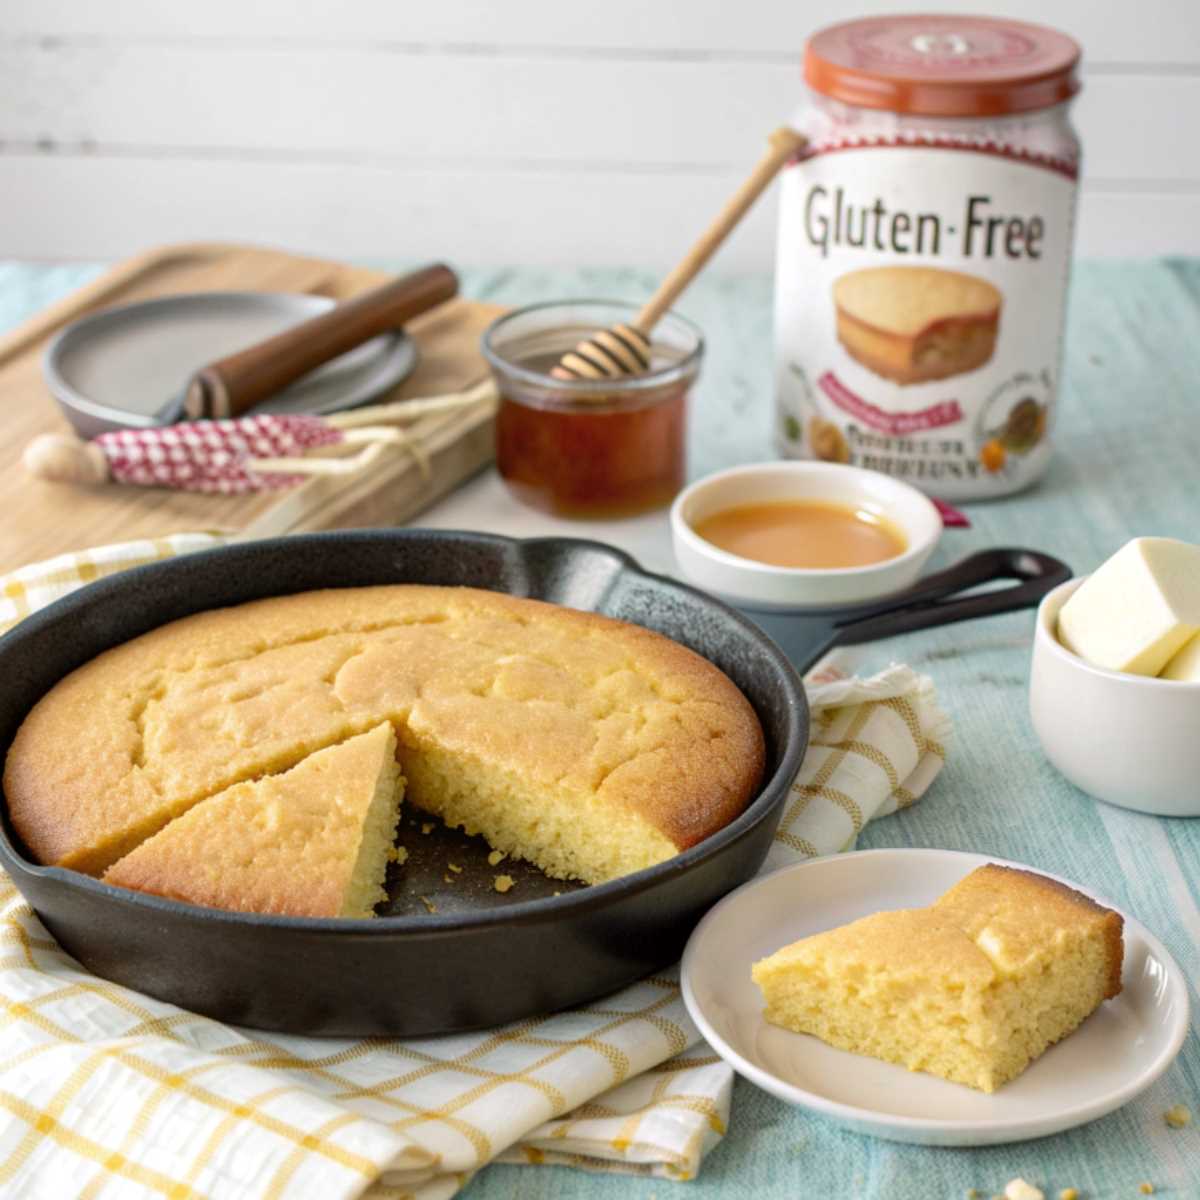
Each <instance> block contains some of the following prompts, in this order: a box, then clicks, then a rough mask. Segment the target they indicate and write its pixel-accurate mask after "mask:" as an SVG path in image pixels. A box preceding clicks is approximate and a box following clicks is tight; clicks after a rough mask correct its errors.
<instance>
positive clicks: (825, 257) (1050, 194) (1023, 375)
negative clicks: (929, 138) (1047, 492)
mask: <svg viewBox="0 0 1200 1200" xmlns="http://www.w3.org/2000/svg"><path fill="white" fill-rule="evenodd" d="M780 205H781V208H780V223H779V249H778V259H777V270H776V303H775V321H776V326H775V345H776V363H777V379H776V389H777V399H778V429H777V438H778V443H779V447H780V449H781V451H782V452H783V453H784V454H785V455H787V456H789V457H794V458H800V457H810V458H822V459H828V460H830V461H834V462H848V463H854V464H855V465H857V466H862V467H868V468H872V469H875V470H879V471H884V472H886V473H887V474H890V475H895V476H898V477H900V478H903V479H905V480H907V481H908V482H910V483H912V484H914V485H916V486H917V487H920V488H922V489H924V490H926V491H929V492H932V493H934V494H936V495H939V496H944V497H945V498H947V499H951V500H954V499H971V498H975V497H984V496H989V495H994V496H998V495H1003V494H1004V493H1006V492H1011V491H1015V490H1017V489H1018V488H1020V487H1022V486H1024V485H1025V484H1026V483H1028V482H1029V481H1030V480H1032V479H1033V478H1035V477H1036V476H1037V475H1038V474H1039V473H1040V470H1041V468H1042V467H1043V466H1044V465H1045V462H1046V459H1047V458H1048V456H1049V452H1050V449H1049V443H1048V434H1049V430H1050V426H1051V419H1052V415H1053V408H1054V398H1055V393H1056V391H1057V386H1058V375H1059V370H1060V366H1061V360H1062V322H1063V302H1064V298H1065V291H1066V284H1067V270H1068V264H1069V261H1070V250H1071V240H1072V224H1073V219H1074V207H1075V177H1074V170H1073V166H1072V164H1069V163H1060V162H1051V161H1050V160H1046V161H1044V162H1035V161H1033V160H1031V159H1029V158H1028V157H1022V156H1020V155H1018V154H1017V153H1016V152H1012V153H1009V152H1006V151H1004V150H1001V149H1000V148H998V147H994V146H982V145H980V146H972V147H970V148H967V147H965V146H962V145H946V146H943V147H940V148H939V147H934V146H930V145H928V144H925V145H921V146H919V147H918V146H913V145H909V144H900V145H886V146H883V145H873V146H865V147H864V146H854V147H850V148H836V149H829V150H823V151H821V152H818V153H816V154H814V155H813V156H812V157H809V158H807V159H805V160H804V161H803V162H801V163H800V164H798V165H796V166H792V167H789V168H788V169H787V170H786V171H785V172H784V178H783V186H782V193H781V197H780Z"/></svg>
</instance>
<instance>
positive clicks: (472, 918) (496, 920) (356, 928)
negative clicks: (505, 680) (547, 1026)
mask: <svg viewBox="0 0 1200 1200" xmlns="http://www.w3.org/2000/svg"><path fill="white" fill-rule="evenodd" d="M410 539H411V540H417V539H419V540H421V541H426V542H427V541H429V540H430V539H433V540H437V541H447V542H453V541H462V540H463V539H469V540H470V541H472V542H474V543H476V544H479V543H491V544H493V545H495V546H497V547H514V546H520V547H532V546H535V545H539V544H543V545H546V544H548V545H554V546H562V547H564V548H566V547H575V548H578V549H590V550H593V551H599V552H602V553H604V554H606V555H608V556H609V557H611V558H613V559H614V560H615V561H616V562H617V563H618V564H619V565H620V566H621V567H622V568H623V569H624V570H626V571H628V572H629V573H631V574H633V575H636V576H640V577H642V578H646V579H649V580H651V581H654V582H655V583H659V584H665V585H667V586H668V587H670V588H675V589H678V590H679V591H680V592H683V593H686V594H689V595H692V596H695V597H698V598H699V599H701V600H702V601H703V602H704V603H706V604H711V605H714V606H715V607H717V608H718V609H721V610H724V614H725V615H726V616H727V617H730V618H733V619H734V620H735V621H736V623H738V624H740V625H742V626H744V627H745V628H746V629H747V631H748V632H750V633H751V634H752V636H753V637H754V638H755V639H756V640H758V641H760V642H761V643H762V650H763V652H764V653H767V654H769V655H770V656H772V657H773V658H774V660H775V665H776V666H777V667H778V668H779V669H780V670H781V671H782V672H783V673H784V674H785V675H790V676H791V677H792V680H793V682H794V683H795V688H796V694H797V695H799V696H800V697H801V699H802V703H803V697H804V687H803V684H802V683H801V681H800V678H799V676H798V675H797V674H796V671H795V668H794V667H793V666H792V664H791V662H790V661H789V660H788V659H787V657H786V656H785V655H784V653H783V651H782V650H780V649H779V648H778V646H776V645H775V643H774V642H772V641H771V640H770V639H769V638H768V637H767V636H766V635H765V634H764V633H763V632H762V631H761V630H760V629H759V628H758V626H756V625H755V624H754V623H753V622H752V621H750V620H749V619H748V618H746V617H744V616H742V614H741V613H739V612H737V611H736V610H735V609H731V608H729V606H728V605H725V604H723V603H722V602H721V601H719V600H716V599H714V598H713V597H712V596H709V595H708V594H707V593H705V592H702V591H700V590H699V589H698V588H694V587H691V586H690V585H688V584H685V583H681V582H679V581H678V580H675V579H673V578H671V577H670V576H666V575H660V574H656V573H654V572H652V571H646V570H644V569H643V568H642V567H641V566H640V565H639V564H638V563H637V561H636V560H635V559H634V558H633V557H632V556H630V555H629V554H627V553H625V552H624V551H623V550H619V549H617V548H616V547H615V546H610V545H608V544H606V543H604V542H598V541H595V540H593V539H588V538H564V537H545V538H526V539H518V538H510V537H504V536H502V535H499V534H486V533H476V532H473V531H469V530H427V529H394V530H393V529H386V530H379V529H375V530H350V531H342V530H335V531H331V532H327V533H312V534H300V535H292V536H291V537H281V538H270V539H263V540H261V541H254V542H243V543H233V544H230V545H226V546H218V547H214V548H213V549H210V550H200V551H195V552H193V553H191V554H187V555H180V556H178V557H176V558H171V559H166V560H163V561H161V562H155V563H148V564H146V565H144V566H140V567H135V568H131V569H130V570H128V571H121V572H119V573H118V574H115V575H110V576H107V577H105V578H103V579H98V580H96V581H95V582H93V583H90V584H88V585H86V586H85V587H83V588H80V589H79V590H78V591H76V592H73V593H71V594H70V595H68V596H64V597H63V598H62V599H60V600H56V601H54V602H53V603H52V604H49V605H47V606H46V607H45V608H43V609H40V610H38V611H37V612H36V613H33V614H32V615H30V616H28V617H26V618H25V619H24V620H23V621H22V622H21V623H20V625H19V626H17V627H16V628H15V629H14V630H11V631H10V632H9V633H8V634H5V635H3V636H2V637H0V650H2V648H3V644H4V642H5V641H7V640H8V638H9V637H11V636H13V634H14V633H15V632H17V631H18V630H20V631H22V632H23V633H24V634H30V633H33V634H36V632H37V630H38V628H39V627H40V626H42V625H44V624H48V623H51V622H54V621H57V620H59V619H60V618H61V617H62V616H63V615H64V614H69V613H71V612H73V611H75V610H76V609H81V608H84V607H88V606H90V605H92V604H94V603H102V602H103V601H104V599H105V598H106V596H107V595H109V594H110V593H111V594H116V595H120V593H121V592H123V591H124V590H125V589H126V588H127V587H128V582H129V580H130V577H131V576H133V575H135V574H136V575H137V576H138V577H141V578H144V577H146V576H148V575H150V574H153V573H160V574H169V573H170V572H172V571H173V570H177V569H179V564H181V563H187V564H190V565H191V566H193V567H194V566H196V565H197V564H198V563H203V562H206V561H209V562H211V561H217V560H221V559H230V558H236V557H237V555H238V553H239V552H243V553H246V554H248V555H254V554H258V553H261V552H263V551H267V552H269V551H271V550H272V549H278V548H281V547H284V546H287V547H289V548H295V549H297V550H298V549H299V548H300V546H301V544H303V545H304V546H319V545H320V544H321V543H322V542H329V543H339V544H344V543H345V542H347V541H348V540H358V541H362V542H364V543H367V542H381V541H382V542H390V543H393V544H397V545H403V543H404V542H405V541H406V540H410ZM381 582H387V581H386V580H381ZM332 586H336V585H332ZM351 586H357V585H351ZM451 586H453V585H451ZM276 594H280V595H286V594H288V593H276ZM505 594H508V595H513V594H515V593H512V592H507V593H505ZM197 611H203V610H197ZM151 628H153V626H151ZM784 699H786V698H784ZM788 707H789V711H788V713H787V730H788V736H787V739H786V741H785V742H784V743H783V744H781V745H779V746H778V747H777V752H778V754H777V757H778V765H777V766H776V768H775V771H774V772H773V773H772V774H771V776H770V777H769V778H767V779H764V780H763V781H762V782H761V784H760V785H759V788H758V791H757V793H756V794H755V796H754V799H753V800H751V801H750V803H749V804H748V805H747V807H746V809H745V810H744V811H743V812H742V813H741V814H740V815H739V816H737V817H736V818H735V819H734V820H733V821H731V822H730V823H729V824H728V825H726V826H725V827H724V828H722V829H719V830H718V831H717V832H716V833H714V834H712V835H711V836H710V837H707V838H705V839H704V840H703V841H702V842H699V843H698V844H697V845H695V846H692V847H690V848H688V849H687V850H684V851H681V852H680V853H679V854H677V855H675V856H674V857H672V858H669V859H667V860H666V861H665V862H662V863H658V864H656V865H655V866H652V867H647V868H645V869H643V870H641V871H636V872H634V873H633V874H630V875H623V876H620V877H619V878H617V879H613V880H609V881H608V882H607V883H599V884H592V885H590V886H588V887H586V888H583V889H580V890H578V891H575V892H570V893H568V894H565V895H563V896H554V897H543V898H541V899H537V900H524V901H518V902H516V903H513V904H511V905H505V906H504V907H502V908H497V909H490V910H484V909H480V910H478V911H473V912H467V913H461V914H444V915H439V914H429V915H427V916H416V917H412V916H401V917H388V916H380V917H368V918H346V917H288V916H277V915H273V914H265V913H241V912H231V911H228V910H225V909H217V908H206V907H204V906H201V905H193V904H187V903H185V902H183V901H178V900H170V899H167V898H165V897H161V896H153V895H149V894H147V893H143V892H135V891H131V890H128V889H125V888H119V887H115V886H114V885H112V884H106V883H103V882H101V881H100V880H99V879H96V878H94V877H93V876H90V875H84V874H82V873H81V872H77V871H72V870H69V869H67V868H64V867H55V866H44V865H41V864H38V863H34V862H31V861H30V860H29V859H27V858H26V857H25V856H24V855H23V854H21V853H20V852H18V850H17V849H16V846H15V845H14V843H13V840H12V839H11V838H10V836H9V816H8V810H7V805H5V807H4V810H3V813H2V814H0V816H2V819H0V865H2V866H4V867H5V868H6V869H7V870H9V871H10V873H11V872H14V871H15V872H16V873H17V874H25V875H32V876H37V877H41V878H46V879H51V880H55V881H58V882H60V883H62V884H63V885H64V886H67V887H70V888H74V889H78V890H81V891H84V892H94V893H97V894H99V895H102V896H104V897H105V898H106V899H107V900H116V901H119V902H121V903H124V904H128V905H129V906H131V907H134V908H145V909H148V910H150V911H152V912H164V913H170V914H172V915H173V916H182V917H191V918H194V919H201V920H205V921H208V922H218V923H224V924H229V925H232V926H236V927H253V928H264V927H265V928H277V929H298V930H299V929H306V930H311V931H326V932H330V933H337V932H341V933H353V934H368V935H369V934H372V933H379V934H383V933H387V934H393V935H394V934H397V933H403V934H405V935H406V936H407V935H411V936H412V937H414V938H419V937H421V936H422V935H423V934H428V935H435V934H445V933H451V932H454V931H455V930H470V929H477V928H479V927H481V926H488V925H510V924H514V923H523V922H525V921H526V920H528V921H538V920H542V919H544V918H545V915H546V914H547V912H550V911H558V912H564V913H577V912H581V911H586V910H587V909H588V908H591V907H593V906H602V905H603V904H604V903H605V902H606V901H607V900H608V899H610V898H611V897H613V896H617V895H636V894H637V893H638V892H640V891H643V890H645V889H647V888H650V887H653V886H654V885H655V884H657V883H658V882H660V881H661V880H663V879H664V878H666V877H668V876H670V875H672V874H675V873H678V872H682V871H685V870H687V869H688V868H690V867H692V866H693V865H695V864H697V863H699V862H701V861H703V860H705V859H707V858H709V857H711V856H713V855H715V854H716V853H718V852H719V851H720V850H721V849H722V848H723V847H724V846H725V845H727V844H728V843H730V842H732V841H734V840H736V839H737V838H739V837H741V836H742V835H743V834H745V833H746V832H748V831H749V830H750V829H753V828H754V827H755V826H756V825H758V824H759V823H760V822H762V821H764V820H767V819H769V818H770V817H771V816H772V814H773V813H774V812H775V810H776V808H777V806H778V804H779V802H780V799H781V797H780V796H779V795H777V794H776V793H777V792H778V791H779V789H780V785H781V781H782V782H784V784H785V786H784V791H785V793H786V787H787V786H790V783H791V781H792V779H794V777H795V775H796V773H797V771H798V770H799V767H800V763H801V761H802V759H803V754H804V751H805V749H806V744H807V737H806V736H805V731H806V719H805V718H806V716H807V709H806V707H805V708H804V709H803V715H802V710H801V709H800V708H799V707H797V706H796V705H795V704H789V706H788ZM7 749H8V747H7V746H4V747H0V750H2V751H4V752H7Z"/></svg>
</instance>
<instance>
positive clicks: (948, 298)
mask: <svg viewBox="0 0 1200 1200" xmlns="http://www.w3.org/2000/svg"><path fill="white" fill-rule="evenodd" d="M1001 299H1002V297H1001V294H1000V292H999V291H998V290H997V289H996V288H995V287H993V286H992V285H991V284H990V283H989V282H988V281H987V280H986V279H980V278H979V277H978V276H976V275H967V274H965V273H964V272H962V271H945V270H942V269H941V268H940V267H867V268H865V269H864V270H860V271H851V272H849V273H848V274H846V275H842V276H840V277H839V278H838V279H837V281H836V282H835V283H834V285H833V300H834V305H835V307H836V309H837V336H838V341H840V342H841V343H842V345H843V346H844V347H845V348H846V350H847V352H848V353H849V354H850V356H851V358H854V359H857V360H858V361H859V362H860V363H862V365H863V366H865V367H867V368H868V369H870V370H871V371H873V372H874V373H875V374H876V375H881V376H882V377H883V378H884V379H890V380H892V381H893V382H895V383H900V384H908V383H925V382H928V381H930V380H935V379H946V378H949V377H950V376H951V375H961V374H962V373H963V372H965V371H973V370H975V369H976V368H977V367H981V366H983V364H984V363H985V362H987V361H988V359H990V358H991V357H992V354H993V352H994V351H995V349H996V336H997V333H998V331H999V328H1000V305H1001Z"/></svg>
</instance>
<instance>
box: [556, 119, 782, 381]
mask: <svg viewBox="0 0 1200 1200" xmlns="http://www.w3.org/2000/svg"><path fill="white" fill-rule="evenodd" d="M768 141H769V142H770V145H769V147H768V149H767V152H766V154H764V155H763V156H762V158H761V159H759V161H758V164H757V165H756V166H755V168H754V170H753V171H751V172H750V174H749V176H748V177H747V178H746V180H745V181H744V182H743V183H742V185H741V187H739V188H738V190H737V191H736V192H734V194H733V195H732V196H730V198H729V200H728V201H727V202H726V204H725V207H724V208H723V209H721V211H720V212H719V213H718V214H717V216H716V219H715V220H714V221H713V222H712V224H711V225H709V227H708V228H707V229H706V230H705V231H704V232H703V233H702V234H701V235H700V238H699V240H698V241H697V242H696V244H695V245H694V246H693V247H692V248H691V249H690V250H689V251H688V252H687V254H686V255H685V256H684V258H683V260H682V261H681V262H680V263H679V264H678V265H677V266H676V267H675V269H674V270H673V271H672V272H671V273H670V274H669V275H668V276H667V277H666V279H664V280H663V281H662V283H661V284H659V287H658V291H656V292H655V293H654V295H653V296H651V297H650V299H649V300H648V301H647V302H646V303H645V304H644V305H643V306H642V308H641V311H640V312H639V313H638V315H637V316H636V317H635V318H634V319H633V323H632V324H631V325H627V324H624V323H622V324H619V325H613V326H612V327H611V328H609V329H602V330H600V332H599V333H595V334H593V335H592V336H591V337H588V338H584V340H583V341H581V342H580V343H579V344H578V345H577V346H576V347H575V348H574V349H573V350H570V351H568V352H567V353H566V354H564V355H563V357H562V358H561V359H560V360H559V362H558V363H557V364H556V365H555V366H554V367H553V368H552V369H551V371H550V374H551V375H553V376H554V377H555V378H556V379H619V378H621V377H622V376H624V375H640V374H641V373H642V372H643V371H648V370H649V369H650V335H651V333H653V331H654V327H655V325H657V324H658V322H659V319H660V318H661V317H662V315H663V313H665V312H666V311H667V309H669V308H670V307H671V305H672V304H674V303H675V301H676V300H677V299H678V298H679V296H680V293H682V291H683V290H684V288H686V287H687V285H688V284H689V283H691V282H692V280H693V279H695V277H696V276H697V275H698V274H699V273H700V271H701V270H702V269H703V267H704V265H705V263H707V262H708V260H709V259H710V258H712V256H713V254H715V253H716V251H717V249H718V247H719V246H720V245H721V243H722V242H723V241H724V240H725V239H726V238H727V237H728V236H729V234H730V232H731V231H732V230H733V228H734V226H735V225H737V223H738V222H739V221H740V220H741V219H742V217H743V216H745V214H746V211H747V210H748V209H749V208H750V206H751V205H752V204H753V203H754V201H755V200H757V199H758V197H759V195H760V194H761V193H762V192H763V190H764V189H765V188H766V186H767V184H768V183H770V182H771V180H772V179H774V178H775V176H776V175H777V174H778V172H779V170H780V168H781V167H782V166H783V165H784V163H786V162H787V161H788V159H789V158H791V157H792V156H793V155H794V154H797V153H798V152H799V151H800V149H801V147H803V146H804V144H805V139H804V138H803V137H802V136H801V135H800V134H798V133H796V132H795V130H792V129H788V128H786V127H781V128H779V129H776V130H775V132H774V133H772V134H771V136H770V138H769V139H768Z"/></svg>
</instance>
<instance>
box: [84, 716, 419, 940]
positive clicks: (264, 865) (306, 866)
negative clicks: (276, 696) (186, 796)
mask: <svg viewBox="0 0 1200 1200" xmlns="http://www.w3.org/2000/svg"><path fill="white" fill-rule="evenodd" d="M403 782H404V781H403V780H402V779H401V777H400V768H399V766H398V764H397V762H396V735H395V733H394V732H393V730H392V727H391V726H390V725H388V724H382V725H378V726H376V727H375V728H374V729H372V730H371V731H370V732H369V733H363V734H360V735H359V736H358V737H355V738H351V739H350V740H349V741H347V742H343V743H341V744H340V745H337V746H330V747H329V748H328V749H325V750H320V751H318V752H317V753H316V754H313V755H311V756H310V757H308V758H306V759H305V760H304V761H303V762H301V763H300V764H299V766H296V767H293V768H292V769H291V770H290V771H286V772H284V774H282V775H269V776H267V777H266V778H264V779H259V780H257V781H255V782H252V783H250V782H248V783H238V784H235V785H234V786H233V787H231V788H229V789H228V790H227V791H224V792H221V793H220V795H217V796H213V797H212V798H211V799H209V800H204V801H201V802H200V803H199V804H197V805H196V806H195V807H194V808H192V809H190V810H189V811H188V812H186V813H185V814H184V815H183V816H182V817H179V818H178V819H177V820H175V821H172V822H171V823H170V824H169V825H167V826H166V828H165V829H163V830H162V831H161V832H159V833H157V834H155V836H154V837H152V838H150V839H149V841H146V842H143V843H142V844H141V845H140V846H139V847H138V848H137V849H136V850H134V851H133V852H132V853H131V854H127V855H126V856H125V857H124V858H122V859H120V860H119V861H118V862H116V863H114V864H113V865H112V866H111V867H110V868H109V869H108V871H106V872H105V874H104V881H105V883H113V884H116V885H117V886H119V887H127V888H134V889H136V890H137V891H142V892H152V893H154V894H155V895H159V896H169V897H171V898H172V899H175V900H186V901H187V902H188V903H190V904H203V905H206V906H207V907H209V908H226V909H233V910H235V911H237V912H257V913H282V914H286V915H288V916H294V917H370V916H372V915H373V914H374V909H375V906H376V905H377V904H378V903H379V902H380V901H381V900H384V899H386V894H385V892H384V890H383V877H384V872H385V871H386V869H387V864H388V858H389V853H388V852H389V851H390V850H391V848H392V843H393V842H394V840H395V836H396V821H397V817H398V809H399V804H400V796H401V793H402V791H403Z"/></svg>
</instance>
